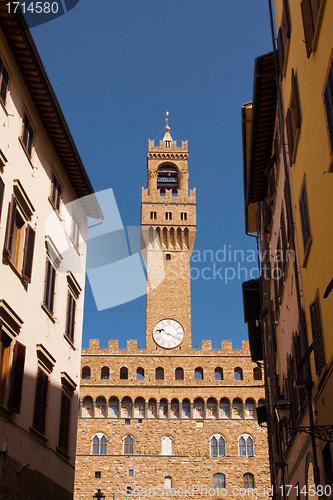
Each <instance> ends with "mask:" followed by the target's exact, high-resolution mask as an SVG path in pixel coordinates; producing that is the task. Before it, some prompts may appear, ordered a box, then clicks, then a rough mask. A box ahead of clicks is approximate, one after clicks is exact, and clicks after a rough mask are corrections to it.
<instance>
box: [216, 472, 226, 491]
mask: <svg viewBox="0 0 333 500" xmlns="http://www.w3.org/2000/svg"><path fill="white" fill-rule="evenodd" d="M214 488H219V489H222V488H225V475H224V474H221V473H219V474H214Z"/></svg>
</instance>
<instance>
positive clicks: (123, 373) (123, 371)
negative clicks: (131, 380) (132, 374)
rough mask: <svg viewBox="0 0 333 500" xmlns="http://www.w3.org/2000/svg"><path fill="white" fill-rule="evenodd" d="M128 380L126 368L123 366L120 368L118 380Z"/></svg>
mask: <svg viewBox="0 0 333 500" xmlns="http://www.w3.org/2000/svg"><path fill="white" fill-rule="evenodd" d="M127 379H128V368H126V366H123V367H122V368H120V380H127Z"/></svg>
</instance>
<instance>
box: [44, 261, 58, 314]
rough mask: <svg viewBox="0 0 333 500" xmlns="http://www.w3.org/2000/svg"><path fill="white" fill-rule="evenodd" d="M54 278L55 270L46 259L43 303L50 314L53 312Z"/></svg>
mask: <svg viewBox="0 0 333 500" xmlns="http://www.w3.org/2000/svg"><path fill="white" fill-rule="evenodd" d="M55 278H56V270H55V269H54V267H53V266H52V264H51V261H50V260H49V259H47V261H46V269H45V290H44V300H43V304H44V306H45V307H46V308H47V310H48V311H49V312H50V313H51V314H53V305H54V290H55Z"/></svg>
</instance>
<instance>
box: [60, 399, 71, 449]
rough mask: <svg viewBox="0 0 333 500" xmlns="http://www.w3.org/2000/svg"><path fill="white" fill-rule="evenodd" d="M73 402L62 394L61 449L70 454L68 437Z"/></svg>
mask: <svg viewBox="0 0 333 500" xmlns="http://www.w3.org/2000/svg"><path fill="white" fill-rule="evenodd" d="M70 411H71V401H70V399H69V398H68V397H67V396H66V395H65V394H64V393H62V395H61V410H60V427H59V448H60V449H61V450H63V451H65V452H66V453H68V436H69V422H70Z"/></svg>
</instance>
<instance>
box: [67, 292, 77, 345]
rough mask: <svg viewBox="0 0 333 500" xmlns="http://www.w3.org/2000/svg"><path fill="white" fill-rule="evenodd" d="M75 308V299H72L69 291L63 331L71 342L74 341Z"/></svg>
mask: <svg viewBox="0 0 333 500" xmlns="http://www.w3.org/2000/svg"><path fill="white" fill-rule="evenodd" d="M75 310H76V300H75V299H74V297H73V295H72V294H71V293H70V292H68V294H67V317H66V330H65V333H66V335H67V337H68V338H69V339H70V341H71V342H74V328H75Z"/></svg>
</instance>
